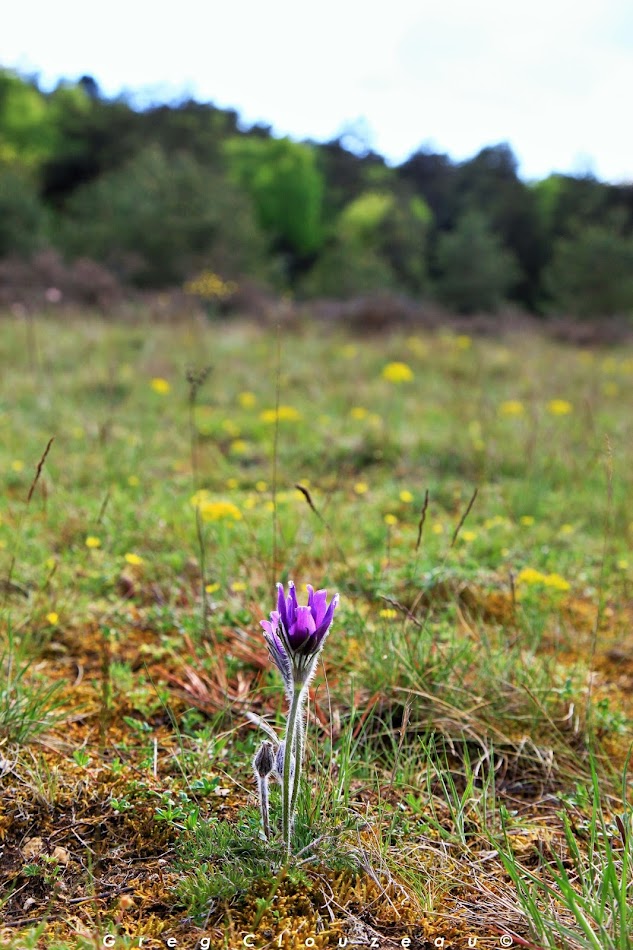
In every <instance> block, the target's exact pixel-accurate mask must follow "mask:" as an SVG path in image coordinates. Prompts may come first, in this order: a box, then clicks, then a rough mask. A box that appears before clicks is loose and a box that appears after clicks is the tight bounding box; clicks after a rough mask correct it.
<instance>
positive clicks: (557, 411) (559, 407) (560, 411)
mask: <svg viewBox="0 0 633 950" xmlns="http://www.w3.org/2000/svg"><path fill="white" fill-rule="evenodd" d="M571 410H572V404H571V403H570V402H568V401H567V400H566V399H550V401H549V402H548V404H547V411H548V412H549V413H551V415H553V416H566V415H569V413H570V412H571Z"/></svg>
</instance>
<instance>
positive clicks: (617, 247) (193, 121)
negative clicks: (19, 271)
mask: <svg viewBox="0 0 633 950" xmlns="http://www.w3.org/2000/svg"><path fill="white" fill-rule="evenodd" d="M422 131H423V132H425V131H429V132H432V130H422ZM347 145H348V142H347V140H346V138H345V137H344V136H342V137H340V138H338V139H336V140H333V141H330V142H326V143H316V142H296V141H292V140H291V139H289V138H276V137H274V136H273V135H272V133H271V129H270V128H269V127H267V126H263V125H255V126H252V127H250V128H246V129H245V128H243V127H242V125H241V123H240V119H239V115H238V114H237V113H236V112H234V111H231V110H226V109H219V108H217V107H215V106H214V105H212V104H210V103H201V102H197V101H195V100H193V99H187V100H185V101H181V102H177V103H172V104H160V105H152V106H150V107H146V108H135V107H134V106H133V104H132V103H131V102H130V101H129V100H128V99H126V98H125V97H119V98H106V97H105V96H103V95H101V93H100V91H99V88H98V86H97V84H96V83H95V81H94V80H93V79H92V78H91V77H89V76H84V77H82V79H81V80H79V81H78V82H61V83H59V84H58V85H57V87H56V88H55V89H53V90H52V91H44V90H43V89H42V88H40V85H39V83H38V80H37V78H34V77H24V76H21V75H19V74H17V73H15V72H13V71H11V70H0V259H2V258H13V257H18V258H22V259H26V260H28V259H29V258H31V257H33V256H34V255H36V254H37V253H38V252H39V251H41V250H42V249H44V248H53V249H55V250H57V251H58V252H59V253H60V254H61V255H62V256H63V258H64V259H66V260H74V259H77V258H89V259H92V260H94V261H96V262H98V263H100V264H102V265H104V266H105V267H107V268H108V269H109V270H110V271H111V272H112V273H113V274H114V275H116V277H117V278H118V279H119V280H120V281H121V282H122V283H124V284H129V285H131V286H135V287H142V288H161V287H170V286H175V285H182V284H183V283H184V282H185V281H186V280H188V279H190V278H191V277H192V276H193V275H194V274H195V273H196V272H197V271H199V270H200V269H207V270H210V271H213V272H214V273H217V274H219V275H221V276H222V278H223V279H225V280H227V281H230V280H233V281H239V280H240V278H243V277H244V276H248V277H249V278H251V279H255V280H258V281H261V282H262V284H264V285H267V286H269V287H272V288H273V289H275V290H276V291H278V292H291V293H293V294H294V295H296V296H297V297H300V298H310V297H335V298H349V297H353V296H355V295H359V294H367V293H371V292H374V291H383V290H388V291H393V292H396V293H403V294H406V295H409V296H411V297H414V298H417V299H420V298H423V299H434V300H438V301H440V302H441V303H443V304H444V305H445V306H447V307H449V308H451V309H452V310H454V311H457V312H459V313H472V312H475V311H494V310H495V309H497V308H498V307H499V306H500V305H501V304H502V303H503V302H505V301H510V302H513V303H515V304H517V305H519V306H520V307H522V308H524V309H526V310H529V311H530V312H533V313H537V314H542V315H547V314H549V313H564V314H570V315H574V316H576V317H579V318H585V317H601V316H612V315H624V316H628V315H630V314H631V313H632V312H633V184H622V185H616V184H608V183H604V182H601V181H599V180H597V179H596V178H595V177H593V176H590V175H584V176H573V175H562V174H552V175H550V176H549V177H547V178H545V179H542V180H540V181H535V182H526V181H523V180H522V179H521V178H520V176H519V174H518V170H517V169H518V166H517V160H516V158H515V156H514V155H513V153H512V150H511V148H510V147H509V146H508V145H507V144H505V143H501V144H496V145H493V146H490V147H487V148H484V149H482V150H481V151H480V152H479V153H478V154H477V155H475V156H474V157H473V158H471V159H468V160H467V161H463V162H455V161H453V160H452V159H451V158H450V157H449V156H448V155H445V154H441V153H438V152H434V151H432V150H429V149H424V148H422V149H420V150H418V151H417V152H415V153H414V154H412V155H411V156H410V157H409V158H408V159H407V160H406V161H405V162H403V163H402V164H400V165H397V166H395V167H394V166H390V165H389V164H388V163H387V162H386V161H385V159H384V158H383V157H382V156H381V155H379V154H376V153H375V152H374V151H372V150H371V149H366V148H362V147H361V148H358V147H357V148H355V149H354V150H352V149H351V148H349V147H347Z"/></svg>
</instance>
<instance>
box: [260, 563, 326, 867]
mask: <svg viewBox="0 0 633 950" xmlns="http://www.w3.org/2000/svg"><path fill="white" fill-rule="evenodd" d="M307 587H308V603H307V604H306V605H305V606H301V605H300V604H299V603H298V601H297V592H296V590H295V586H294V584H293V583H292V581H291V582H290V583H289V584H288V594H287V595H286V593H285V591H284V588H283V585H282V584H277V609H276V610H273V611H272V612H271V614H270V620H262V621H261V624H262V627H263V628H264V637H265V638H266V643H267V644H268V651H269V653H270V656H271V659H272V661H273V662H274V664H275V666H276V667H277V669H278V670H279V672H280V673H281V676H282V679H283V681H284V687H285V690H286V696H287V698H288V703H289V706H290V708H289V711H288V718H287V721H286V735H285V738H284V740H283V741H282V742H280V743H279V745H278V748H277V753H276V761H275V772H276V774H277V777H278V778H279V780H280V782H281V790H282V796H281V798H282V801H281V808H282V834H283V839H284V842H285V844H286V848H287V854H288V855H289V854H290V839H291V834H292V826H293V821H294V816H295V812H296V808H297V797H298V794H299V782H300V777H301V765H302V759H303V751H304V746H305V736H304V729H305V726H304V707H305V701H306V696H307V692H308V684H309V682H310V679H311V678H312V674H313V673H314V670H315V668H316V664H317V660H318V657H319V654H320V652H321V650H322V649H323V644H324V643H325V639H326V637H327V635H328V633H329V632H330V627H331V625H332V620H333V618H334V611H335V610H336V606H337V604H338V594H335V595H334V597H333V598H332V600H331V601H330V603H329V604H328V601H327V591H326V590H317V591H315V590H314V588H313V587H311V586H310V584H308V585H307ZM286 753H288V754H286Z"/></svg>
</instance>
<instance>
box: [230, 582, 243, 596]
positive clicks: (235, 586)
mask: <svg viewBox="0 0 633 950" xmlns="http://www.w3.org/2000/svg"><path fill="white" fill-rule="evenodd" d="M231 590H232V591H233V593H234V594H239V593H240V592H241V591H243V590H246V584H245V583H244V581H233V583H232V584H231Z"/></svg>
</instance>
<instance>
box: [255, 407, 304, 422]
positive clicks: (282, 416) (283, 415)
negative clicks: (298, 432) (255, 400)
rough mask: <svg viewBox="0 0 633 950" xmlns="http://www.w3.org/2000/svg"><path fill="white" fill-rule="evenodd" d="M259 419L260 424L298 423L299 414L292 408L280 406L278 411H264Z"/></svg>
mask: <svg viewBox="0 0 633 950" xmlns="http://www.w3.org/2000/svg"><path fill="white" fill-rule="evenodd" d="M259 418H260V419H261V421H262V422H277V421H279V422H298V421H299V420H300V419H301V413H300V412H299V411H298V410H297V409H295V408H294V406H280V407H279V409H278V410H277V409H264V411H263V412H260V414H259Z"/></svg>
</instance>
